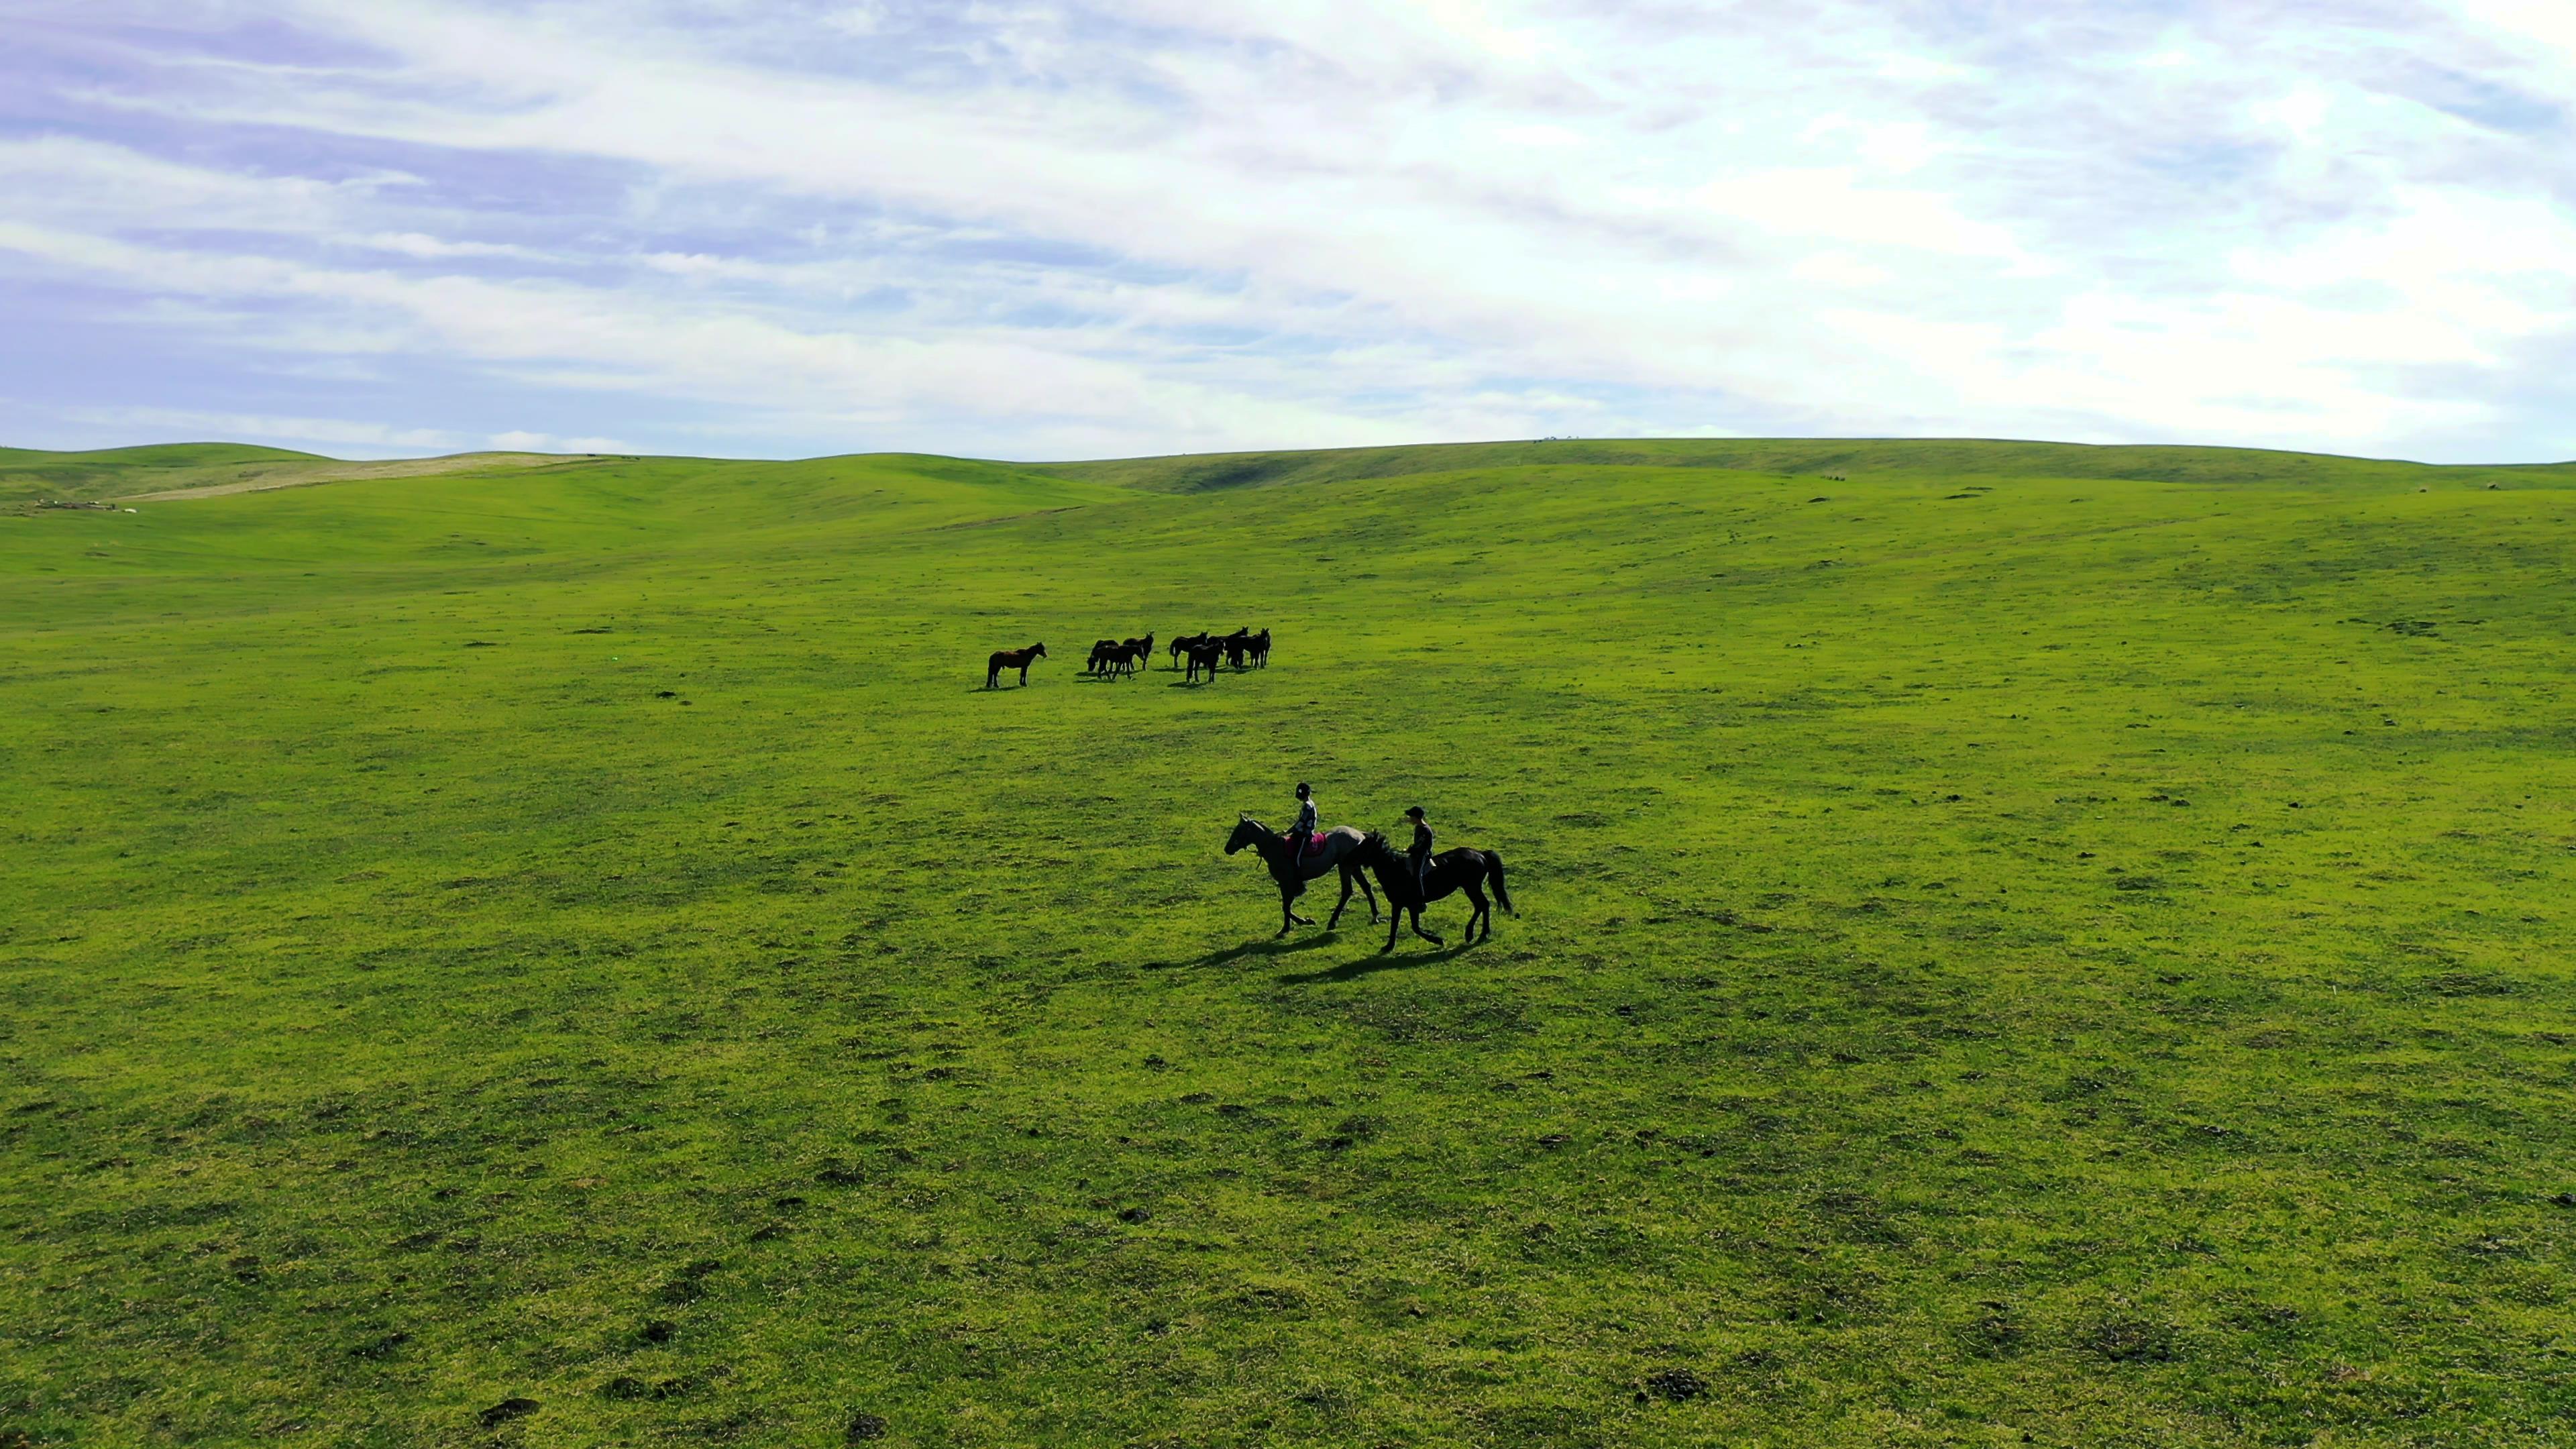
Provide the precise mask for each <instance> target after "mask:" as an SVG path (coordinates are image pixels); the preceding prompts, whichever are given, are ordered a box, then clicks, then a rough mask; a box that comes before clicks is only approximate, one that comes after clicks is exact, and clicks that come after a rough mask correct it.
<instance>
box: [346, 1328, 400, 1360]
mask: <svg viewBox="0 0 2576 1449" xmlns="http://www.w3.org/2000/svg"><path fill="white" fill-rule="evenodd" d="M409 1342H411V1335H410V1334H408V1333H388V1334H385V1335H383V1336H381V1337H378V1338H371V1339H368V1340H367V1341H366V1342H364V1343H361V1344H358V1345H355V1346H354V1347H352V1348H351V1349H350V1350H349V1357H351V1358H390V1357H392V1356H393V1351H394V1350H395V1349H398V1348H400V1347H402V1346H403V1345H404V1344H406V1343H409Z"/></svg>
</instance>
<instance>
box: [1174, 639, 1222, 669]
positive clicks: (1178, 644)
mask: <svg viewBox="0 0 2576 1449" xmlns="http://www.w3.org/2000/svg"><path fill="white" fill-rule="evenodd" d="M1214 637H1216V636H1215V635H1213V634H1183V635H1180V636H1178V637H1176V638H1174V639H1173V640H1172V667H1173V668H1174V669H1178V668H1180V667H1181V656H1182V655H1184V654H1187V653H1189V652H1190V651H1191V650H1193V649H1195V648H1197V647H1198V646H1200V645H1201V644H1205V643H1206V642H1207V641H1208V640H1210V639H1212V638H1214Z"/></svg>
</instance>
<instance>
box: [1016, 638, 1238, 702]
mask: <svg viewBox="0 0 2576 1449" xmlns="http://www.w3.org/2000/svg"><path fill="white" fill-rule="evenodd" d="M1170 649H1171V655H1172V667H1173V668H1174V669H1185V671H1186V672H1185V673H1184V674H1183V675H1182V682H1183V683H1190V682H1194V681H1196V680H1197V679H1199V678H1200V677H1201V676H1202V675H1204V676H1205V677H1207V678H1209V679H1214V678H1216V670H1217V666H1218V665H1219V664H1229V665H1232V666H1233V667H1234V668H1236V669H1267V668H1269V667H1270V631H1269V630H1267V629H1263V630H1261V631H1260V632H1259V633H1255V632H1253V631H1252V630H1250V629H1237V630H1235V631H1234V632H1233V633H1231V634H1217V633H1213V632H1211V633H1206V634H1183V635H1182V636H1181V637H1179V638H1177V639H1174V640H1172V641H1171V645H1170ZM1045 657H1047V651H1046V646H1045V645H1044V644H1032V645H1030V646H1029V647H1028V648H1026V649H997V650H995V651H993V653H992V654H991V655H990V656H988V657H987V658H986V659H985V661H984V687H985V688H986V689H999V688H1001V685H1002V675H1003V674H1004V673H1006V672H1008V671H1010V670H1014V669H1016V670H1018V671H1019V672H1020V683H1022V684H1027V683H1028V682H1029V666H1030V665H1031V664H1034V663H1036V662H1037V661H1038V660H1041V659H1044V658H1045ZM1153 660H1154V636H1153V635H1151V634H1146V635H1143V636H1141V637H1139V638H1135V639H1103V640H1100V641H1099V642H1098V643H1095V644H1093V645H1092V646H1091V657H1090V659H1089V660H1087V661H1085V662H1084V664H1083V666H1082V672H1083V673H1085V674H1088V675H1092V676H1094V677H1096V678H1100V679H1124V678H1126V677H1128V676H1129V675H1132V674H1134V673H1135V672H1136V671H1138V670H1140V669H1143V668H1144V667H1145V666H1146V665H1148V664H1151V663H1152V662H1153Z"/></svg>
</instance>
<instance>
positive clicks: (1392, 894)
mask: <svg viewBox="0 0 2576 1449" xmlns="http://www.w3.org/2000/svg"><path fill="white" fill-rule="evenodd" d="M1350 860H1351V864H1353V865H1364V866H1367V867H1368V868H1369V869H1370V870H1371V871H1374V872H1375V873H1376V874H1377V884H1378V889H1380V890H1382V891H1385V892H1386V904H1387V909H1388V911H1389V913H1390V914H1389V915H1388V917H1387V923H1386V944H1385V945H1383V946H1381V947H1379V948H1378V954H1379V955H1381V956H1383V955H1385V954H1386V953H1387V952H1389V951H1392V950H1394V949H1395V931H1396V927H1397V926H1399V925H1401V924H1403V922H1404V916H1405V912H1407V911H1411V912H1412V913H1413V934H1415V935H1417V936H1420V937H1421V938H1422V939H1424V940H1426V941H1428V942H1430V943H1431V944H1432V945H1434V946H1438V945H1443V944H1445V943H1444V942H1443V941H1442V940H1441V939H1440V938H1439V937H1438V936H1435V935H1433V934H1431V933H1430V932H1429V931H1426V930H1424V929H1422V908H1423V907H1424V906H1426V905H1428V904H1430V903H1431V902H1433V901H1436V900H1440V899H1443V898H1444V897H1447V896H1449V895H1451V894H1452V893H1454V892H1457V891H1465V892H1466V893H1467V899H1468V900H1470V901H1473V902H1475V909H1474V910H1472V911H1470V912H1468V913H1467V939H1466V941H1465V942H1463V943H1461V944H1473V943H1474V942H1476V941H1478V940H1480V939H1486V938H1490V937H1491V936H1492V935H1493V934H1494V908H1493V907H1492V906H1489V905H1487V904H1486V903H1485V885H1486V883H1487V882H1488V881H1489V880H1490V881H1491V882H1492V884H1493V887H1494V899H1495V900H1498V901H1501V902H1502V903H1503V909H1504V910H1507V911H1511V913H1512V914H1513V915H1515V916H1517V915H1519V914H1520V912H1519V911H1517V910H1513V909H1512V893H1511V892H1510V891H1509V890H1507V889H1505V888H1504V886H1503V858H1502V857H1501V856H1499V855H1496V854H1494V853H1493V852H1492V851H1490V850H1470V849H1468V848H1467V847H1465V846H1463V845H1462V846H1460V847H1458V848H1457V849H1456V850H1444V851H1442V852H1440V853H1439V854H1438V855H1435V856H1433V857H1431V868H1430V869H1429V870H1426V871H1424V872H1423V876H1424V880H1423V881H1422V882H1419V883H1417V882H1416V881H1415V880H1414V878H1413V862H1412V861H1410V860H1408V859H1406V858H1405V857H1404V856H1403V855H1401V854H1398V853H1397V851H1396V849H1395V848H1394V847H1393V846H1391V845H1389V844H1387V843H1386V837H1385V836H1383V835H1380V834H1378V833H1377V832H1376V831H1374V830H1372V831H1370V832H1369V833H1368V834H1367V835H1366V836H1365V837H1363V838H1362V839H1361V841H1360V844H1359V848H1358V849H1356V850H1354V851H1352V852H1351V856H1350ZM1426 884H1427V885H1428V886H1429V887H1430V889H1429V890H1428V891H1425V890H1424V889H1423V886H1424V885H1426ZM1479 923H1482V924H1483V926H1484V928H1485V935H1484V937H1479V936H1478V935H1477V934H1476V927H1477V925H1478V924H1479Z"/></svg>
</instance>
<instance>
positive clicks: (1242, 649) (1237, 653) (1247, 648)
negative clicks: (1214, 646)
mask: <svg viewBox="0 0 2576 1449" xmlns="http://www.w3.org/2000/svg"><path fill="white" fill-rule="evenodd" d="M1217 642H1218V643H1220V644H1222V645H1224V646H1225V662H1226V663H1228V664H1231V665H1233V666H1234V667H1235V668H1237V669H1241V668H1242V667H1243V656H1244V655H1245V654H1247V653H1249V652H1251V649H1252V631H1251V630H1249V629H1237V630H1235V631H1234V632H1233V633H1231V634H1228V635H1226V636H1225V637H1224V638H1223V639H1220V640H1218V641H1217Z"/></svg>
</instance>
